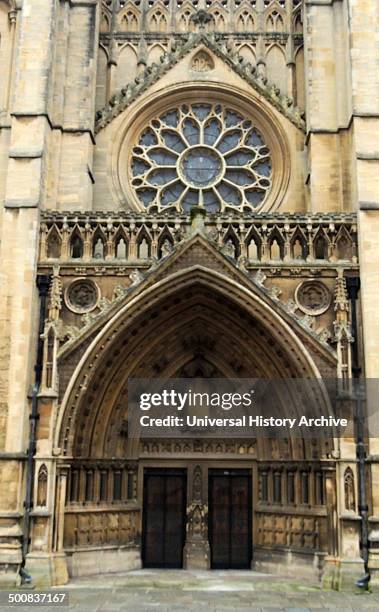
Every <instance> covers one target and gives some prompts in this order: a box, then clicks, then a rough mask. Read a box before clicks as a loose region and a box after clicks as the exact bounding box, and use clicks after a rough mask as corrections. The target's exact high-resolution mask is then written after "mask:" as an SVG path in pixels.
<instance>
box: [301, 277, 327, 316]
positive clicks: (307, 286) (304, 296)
mask: <svg viewBox="0 0 379 612" xmlns="http://www.w3.org/2000/svg"><path fill="white" fill-rule="evenodd" d="M295 301H296V304H297V306H298V307H299V308H300V310H302V311H303V312H305V313H306V314H310V315H314V316H315V315H320V314H322V313H323V312H326V311H327V310H328V308H329V306H330V302H331V295H330V291H329V289H328V288H327V287H326V285H324V283H322V282H321V281H318V280H309V281H304V282H302V283H300V285H299V286H298V287H297V288H296V291H295Z"/></svg>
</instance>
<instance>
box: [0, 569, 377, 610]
mask: <svg viewBox="0 0 379 612" xmlns="http://www.w3.org/2000/svg"><path fill="white" fill-rule="evenodd" d="M53 590H54V592H62V591H64V592H66V593H68V595H69V606H68V607H57V606H55V607H52V606H43V607H42V606H31V605H29V606H20V605H19V606H17V608H16V607H14V608H13V607H12V608H11V607H10V606H0V610H1V611H3V610H16V609H17V610H20V611H32V610H40V609H41V610H43V611H45V612H49V611H53V610H55V611H59V610H61V611H62V612H68V611H69V612H71V611H72V612H121V611H124V610H125V611H127V612H154V611H155V610H157V611H158V612H176V611H180V610H194V611H196V612H203V611H204V612H205V611H207V612H210V611H211V612H213V611H214V612H229V611H241V612H242V611H243V612H247V611H250V612H271V611H279V610H281V611H283V612H310V611H311V612H318V611H320V612H321V611H325V610H333V612H358V610H359V611H364V612H379V593H355V592H350V593H349V592H344V593H338V592H335V591H322V590H321V589H320V587H319V586H318V585H315V584H311V583H306V582H304V581H301V580H299V581H294V580H293V579H289V578H281V577H277V576H271V575H267V574H259V573H256V572H248V571H239V572H237V571H212V572H198V571H196V572H195V571H184V570H140V571H134V572H128V573H125V574H111V575H106V576H105V575H104V576H95V577H91V578H88V577H87V578H80V579H78V578H77V579H73V580H72V581H71V582H70V583H69V584H68V585H66V586H65V587H64V588H63V589H62V588H58V587H57V588H56V589H53ZM18 592H24V593H25V592H33V591H32V590H28V591H25V590H23V591H18Z"/></svg>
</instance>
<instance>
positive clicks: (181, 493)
mask: <svg viewBox="0 0 379 612" xmlns="http://www.w3.org/2000/svg"><path fill="white" fill-rule="evenodd" d="M208 476H209V477H208V483H209V491H208V506H209V523H208V535H209V543H210V550H211V559H210V561H211V567H212V568H214V569H244V568H250V564H251V556H252V532H251V527H252V525H251V523H252V513H251V472H250V470H210V471H209V475H208ZM186 505H187V477H186V470H182V469H148V470H145V474H144V503H143V539H142V558H143V564H144V567H161V568H181V567H183V549H184V544H185V534H186Z"/></svg>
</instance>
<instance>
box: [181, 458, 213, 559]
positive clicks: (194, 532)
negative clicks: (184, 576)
mask: <svg viewBox="0 0 379 612" xmlns="http://www.w3.org/2000/svg"><path fill="white" fill-rule="evenodd" d="M204 478H205V477H204V474H203V470H202V467H201V465H197V466H195V467H194V468H193V470H192V474H191V478H190V482H189V496H188V500H189V503H188V506H187V525H186V543H185V546H184V553H183V554H184V567H185V569H200V570H201V569H202V570H206V569H209V567H210V550H209V542H208V503H207V499H205V495H204V490H205V489H206V487H204Z"/></svg>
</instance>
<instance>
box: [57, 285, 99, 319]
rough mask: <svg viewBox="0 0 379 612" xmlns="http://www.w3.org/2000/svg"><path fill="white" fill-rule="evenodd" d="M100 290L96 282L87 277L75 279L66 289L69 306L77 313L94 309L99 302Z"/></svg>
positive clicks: (66, 300)
mask: <svg viewBox="0 0 379 612" xmlns="http://www.w3.org/2000/svg"><path fill="white" fill-rule="evenodd" d="M99 298H100V290H99V288H98V286H97V285H96V283H94V282H93V281H91V280H89V279H86V278H78V279H76V280H74V281H73V282H72V283H71V284H70V285H69V286H68V287H67V289H66V291H65V302H66V305H67V307H68V308H69V309H70V310H71V311H72V312H76V313H77V314H84V313H86V312H91V311H92V310H94V309H95V308H96V306H97V304H98V302H99Z"/></svg>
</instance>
